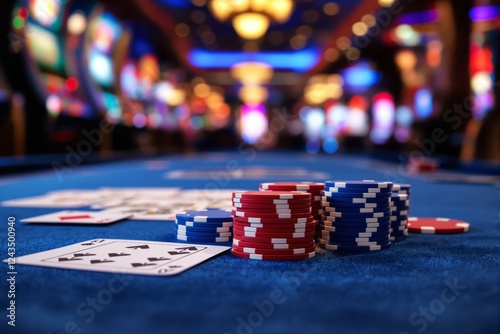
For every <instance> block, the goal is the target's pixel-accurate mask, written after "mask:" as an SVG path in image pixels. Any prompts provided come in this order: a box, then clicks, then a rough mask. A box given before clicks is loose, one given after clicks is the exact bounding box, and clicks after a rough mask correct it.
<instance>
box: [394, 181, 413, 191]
mask: <svg viewBox="0 0 500 334" xmlns="http://www.w3.org/2000/svg"><path fill="white" fill-rule="evenodd" d="M401 190H406V191H411V184H409V183H394V184H393V185H392V191H394V192H399V191H401Z"/></svg>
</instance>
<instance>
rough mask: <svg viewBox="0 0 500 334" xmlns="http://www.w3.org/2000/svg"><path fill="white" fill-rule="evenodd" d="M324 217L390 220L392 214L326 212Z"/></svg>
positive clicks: (386, 212) (387, 212) (388, 212)
mask: <svg viewBox="0 0 500 334" xmlns="http://www.w3.org/2000/svg"><path fill="white" fill-rule="evenodd" d="M322 215H323V216H326V217H332V218H390V217H391V212H390V211H385V212H372V213H352V212H332V211H324V212H323V213H322Z"/></svg>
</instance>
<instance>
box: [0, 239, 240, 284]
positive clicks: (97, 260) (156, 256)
mask: <svg viewBox="0 0 500 334" xmlns="http://www.w3.org/2000/svg"><path fill="white" fill-rule="evenodd" d="M228 249H230V247H226V246H206V245H192V244H181V243H167V242H155V241H142V240H117V239H95V240H89V241H84V242H81V243H78V244H74V245H70V246H65V247H61V248H55V249H52V250H48V251H45V252H40V253H35V254H31V255H25V256H20V257H18V258H16V263H17V264H26V265H33V266H42V267H52V268H61V269H74V270H89V271H101V272H109V273H121V274H140V275H157V276H171V275H176V274H179V273H181V272H183V271H185V270H187V269H189V268H191V267H193V266H195V265H197V264H199V263H201V262H203V261H206V260H208V259H210V258H211V257H213V256H215V255H218V254H220V253H222V252H225V251H226V250H228ZM6 261H7V260H4V262H6Z"/></svg>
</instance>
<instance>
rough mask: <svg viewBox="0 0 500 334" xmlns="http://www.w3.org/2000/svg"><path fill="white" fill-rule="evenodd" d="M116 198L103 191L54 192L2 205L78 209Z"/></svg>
mask: <svg viewBox="0 0 500 334" xmlns="http://www.w3.org/2000/svg"><path fill="white" fill-rule="evenodd" d="M116 197H117V195H116V194H114V193H112V192H109V191H104V190H81V189H70V190H55V191H51V192H49V193H47V194H45V195H41V196H34V197H26V198H20V199H15V200H7V201H4V202H2V205H3V206H17V207H33V208H80V207H84V206H89V205H90V204H92V203H95V202H100V201H104V200H107V199H111V198H116Z"/></svg>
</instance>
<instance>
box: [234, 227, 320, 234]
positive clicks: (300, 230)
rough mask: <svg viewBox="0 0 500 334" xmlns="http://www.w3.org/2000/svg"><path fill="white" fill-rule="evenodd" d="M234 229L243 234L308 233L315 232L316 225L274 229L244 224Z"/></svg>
mask: <svg viewBox="0 0 500 334" xmlns="http://www.w3.org/2000/svg"><path fill="white" fill-rule="evenodd" d="M234 230H235V231H238V234H244V233H257V234H260V233H264V234H276V235H279V234H283V233H284V234H295V233H305V234H310V233H315V231H316V227H315V226H312V227H309V228H292V229H274V228H255V227H246V226H238V227H237V228H235V229H234Z"/></svg>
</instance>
